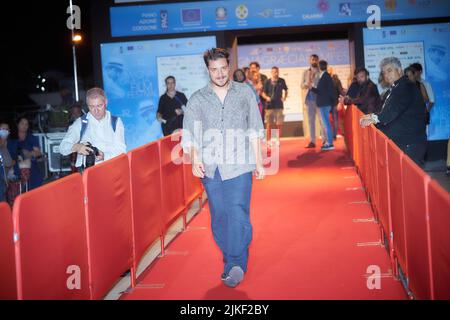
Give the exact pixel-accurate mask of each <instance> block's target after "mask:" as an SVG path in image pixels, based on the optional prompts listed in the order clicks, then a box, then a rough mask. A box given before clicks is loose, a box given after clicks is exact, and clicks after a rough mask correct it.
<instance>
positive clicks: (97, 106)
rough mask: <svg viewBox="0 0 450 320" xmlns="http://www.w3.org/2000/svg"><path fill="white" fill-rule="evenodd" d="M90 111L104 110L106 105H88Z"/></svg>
mask: <svg viewBox="0 0 450 320" xmlns="http://www.w3.org/2000/svg"><path fill="white" fill-rule="evenodd" d="M88 107H89V109H103V108H104V107H105V104H104V103H102V104H91V105H88Z"/></svg>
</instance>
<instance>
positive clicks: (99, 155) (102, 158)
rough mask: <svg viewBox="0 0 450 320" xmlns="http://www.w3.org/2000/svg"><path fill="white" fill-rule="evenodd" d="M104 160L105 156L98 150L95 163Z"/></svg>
mask: <svg viewBox="0 0 450 320" xmlns="http://www.w3.org/2000/svg"><path fill="white" fill-rule="evenodd" d="M103 160H105V154H104V153H103V152H102V151H100V150H98V156H96V157H95V161H103Z"/></svg>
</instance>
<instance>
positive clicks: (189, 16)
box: [181, 9, 202, 24]
mask: <svg viewBox="0 0 450 320" xmlns="http://www.w3.org/2000/svg"><path fill="white" fill-rule="evenodd" d="M181 17H182V22H183V23H184V24H196V23H201V21H202V17H201V11H200V9H183V10H182V11H181Z"/></svg>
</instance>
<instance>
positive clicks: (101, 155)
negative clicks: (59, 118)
mask: <svg viewBox="0 0 450 320" xmlns="http://www.w3.org/2000/svg"><path fill="white" fill-rule="evenodd" d="M86 102H87V105H88V108H89V112H88V113H87V115H86V116H83V117H81V118H78V119H77V120H76V121H75V122H74V123H73V124H72V125H71V126H70V127H69V130H68V131H67V134H66V136H65V137H64V139H63V140H62V141H61V144H60V145H59V152H60V153H61V154H62V155H64V156H67V155H69V154H71V153H73V152H76V153H77V154H78V157H77V161H76V167H77V168H81V167H83V166H84V165H85V160H86V156H87V155H89V153H91V152H93V151H94V150H93V149H92V148H91V147H89V146H88V143H90V144H91V146H93V147H96V148H97V149H98V150H99V152H98V155H97V156H96V157H95V164H97V163H100V162H102V161H105V160H109V159H111V158H114V157H116V156H118V155H120V154H122V153H125V152H126V145H125V136H124V131H125V130H124V126H123V123H122V120H121V119H120V118H118V117H114V116H112V115H111V113H110V112H109V111H107V110H106V107H107V104H108V100H107V98H106V95H105V92H104V91H103V90H102V89H100V88H92V89H90V90H88V92H87V93H86Z"/></svg>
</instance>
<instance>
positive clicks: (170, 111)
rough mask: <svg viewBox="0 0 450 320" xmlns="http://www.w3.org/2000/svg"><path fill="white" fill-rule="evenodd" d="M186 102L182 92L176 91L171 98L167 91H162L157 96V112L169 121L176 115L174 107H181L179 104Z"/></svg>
mask: <svg viewBox="0 0 450 320" xmlns="http://www.w3.org/2000/svg"><path fill="white" fill-rule="evenodd" d="M186 103H187V98H186V96H185V95H184V93H182V92H178V91H177V92H176V93H175V96H174V97H173V98H171V97H169V96H168V95H167V93H164V94H163V95H162V96H161V97H160V98H159V103H158V112H159V113H160V114H161V116H162V118H163V119H165V120H167V121H170V120H171V119H173V118H175V117H176V116H177V114H176V113H175V109H181V106H183V105H186Z"/></svg>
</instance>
